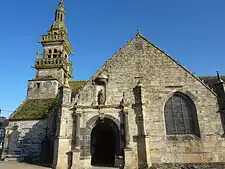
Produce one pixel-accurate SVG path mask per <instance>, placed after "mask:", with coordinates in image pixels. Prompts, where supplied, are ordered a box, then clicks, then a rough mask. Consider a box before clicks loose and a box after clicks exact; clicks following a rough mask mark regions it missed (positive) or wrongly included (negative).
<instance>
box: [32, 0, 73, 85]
mask: <svg viewBox="0 0 225 169" xmlns="http://www.w3.org/2000/svg"><path fill="white" fill-rule="evenodd" d="M64 20H65V9H64V2H63V0H60V2H59V4H58V8H57V9H56V12H55V20H54V22H53V24H52V25H51V27H50V29H49V30H48V32H47V34H45V35H42V36H41V39H40V43H41V44H42V46H43V53H42V54H38V55H39V57H40V56H41V57H40V58H36V62H35V66H34V67H35V68H36V69H37V75H36V78H46V77H49V78H50V77H51V78H56V79H57V80H58V81H59V82H60V83H61V84H64V83H65V82H66V80H68V79H69V78H70V77H71V76H72V63H71V62H69V61H68V57H69V56H70V55H71V54H72V47H71V44H70V42H69V40H68V33H67V28H66V26H65V23H64Z"/></svg>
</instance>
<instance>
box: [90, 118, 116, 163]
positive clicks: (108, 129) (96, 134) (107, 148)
mask: <svg viewBox="0 0 225 169" xmlns="http://www.w3.org/2000/svg"><path fill="white" fill-rule="evenodd" d="M114 127H115V126H114ZM114 127H113V126H112V125H110V123H108V122H107V120H106V121H105V120H103V121H99V122H97V124H96V126H95V127H94V128H93V130H92V133H91V155H92V160H91V164H92V165H93V166H105V167H112V166H114V165H115V154H116V141H117V133H116V130H115V129H114Z"/></svg>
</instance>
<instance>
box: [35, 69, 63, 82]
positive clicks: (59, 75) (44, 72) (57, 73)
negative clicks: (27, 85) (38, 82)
mask: <svg viewBox="0 0 225 169" xmlns="http://www.w3.org/2000/svg"><path fill="white" fill-rule="evenodd" d="M64 73H65V72H64V70H63V69H62V68H51V69H39V70H38V72H37V76H38V77H40V78H45V77H53V78H56V79H58V81H59V82H60V83H61V84H63V82H64Z"/></svg>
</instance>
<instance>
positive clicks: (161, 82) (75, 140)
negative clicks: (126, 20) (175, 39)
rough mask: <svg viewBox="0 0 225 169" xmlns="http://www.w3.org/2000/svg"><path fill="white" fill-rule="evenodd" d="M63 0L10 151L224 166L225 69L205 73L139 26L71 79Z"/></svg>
mask: <svg viewBox="0 0 225 169" xmlns="http://www.w3.org/2000/svg"><path fill="white" fill-rule="evenodd" d="M64 17H65V9H64V2H63V1H62V0H61V1H60V2H59V5H58V8H57V10H56V13H55V21H54V23H53V24H52V25H51V27H50V29H49V30H48V32H47V34H46V35H42V36H41V39H40V43H41V44H42V46H43V52H42V53H38V56H37V58H36V61H35V65H34V68H35V69H36V70H37V73H36V76H35V77H34V79H32V80H29V84H28V90H27V97H26V99H25V101H24V102H23V103H22V104H21V105H20V106H19V107H18V108H17V109H16V111H15V112H14V113H13V114H12V115H11V116H10V121H9V125H8V126H7V127H6V134H5V141H4V150H3V154H2V159H4V160H5V161H7V160H25V161H32V162H38V163H40V162H42V163H44V164H49V165H51V166H52V167H53V168H57V169H66V168H74V169H88V168H91V167H92V166H108V167H117V168H119V167H121V168H126V169H137V168H162V169H164V168H165V169H166V168H173V169H176V168H177V169H178V168H179V169H180V168H208V169H209V168H219V169H220V168H221V169H222V168H225V165H224V164H225V140H224V129H225V127H224V124H225V122H224V113H225V112H224V108H225V104H224V101H225V93H224V83H223V78H224V77H220V76H219V74H218V75H217V76H215V77H214V76H211V77H197V76H195V75H194V74H192V73H191V72H189V71H188V70H187V69H186V68H184V67H183V66H182V65H181V64H180V63H178V62H177V61H175V60H174V59H173V58H172V57H171V56H168V55H167V54H166V53H165V52H163V51H162V50H161V49H159V48H158V47H156V46H155V45H153V44H152V43H151V42H149V41H148V40H147V39H146V38H144V37H143V36H142V35H141V34H140V33H139V32H138V33H137V35H136V37H134V38H133V39H132V40H130V41H128V43H127V44H126V45H125V46H123V47H122V48H121V49H120V50H119V51H118V52H117V53H116V54H115V55H114V56H112V57H111V58H110V59H109V60H108V61H106V62H105V64H104V65H103V66H102V67H101V68H99V70H98V71H97V72H96V73H95V74H94V75H93V76H92V77H91V78H90V79H89V80H87V81H71V80H70V78H71V76H72V63H71V62H69V60H68V58H69V57H70V55H71V54H72V47H71V44H70V42H69V40H68V32H67V29H66V26H65V24H64Z"/></svg>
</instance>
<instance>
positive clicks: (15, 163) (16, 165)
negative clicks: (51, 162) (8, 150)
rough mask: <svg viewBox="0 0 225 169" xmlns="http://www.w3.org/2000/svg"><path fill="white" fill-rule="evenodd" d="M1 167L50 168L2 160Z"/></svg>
mask: <svg viewBox="0 0 225 169" xmlns="http://www.w3.org/2000/svg"><path fill="white" fill-rule="evenodd" d="M0 169H49V168H46V167H40V166H36V165H31V164H24V163H18V162H0Z"/></svg>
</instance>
